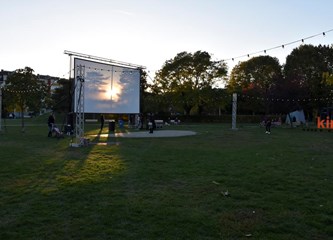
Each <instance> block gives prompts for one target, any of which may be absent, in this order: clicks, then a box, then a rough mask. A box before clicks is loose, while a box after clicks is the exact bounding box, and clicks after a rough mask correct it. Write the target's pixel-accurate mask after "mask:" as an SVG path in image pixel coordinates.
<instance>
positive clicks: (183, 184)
mask: <svg viewBox="0 0 333 240" xmlns="http://www.w3.org/2000/svg"><path fill="white" fill-rule="evenodd" d="M230 126H231V124H228V125H222V124H198V125H194V124H193V125H180V126H173V127H171V126H170V127H168V128H169V129H180V130H192V131H196V132H197V133H198V134H197V135H195V136H190V137H179V138H159V139H157V138H148V139H147V138H142V139H129V138H117V139H99V140H100V141H109V142H113V143H115V144H111V145H108V146H98V145H91V146H88V147H82V148H72V147H69V143H70V138H68V137H66V138H64V139H54V138H47V137H46V136H47V126H46V124H45V121H44V119H32V120H27V126H26V131H25V133H21V128H20V126H19V123H18V122H17V120H10V121H9V120H7V122H6V131H3V132H2V133H0V181H1V186H0V239H6V240H7V239H15V240H16V239H249V238H250V239H279V240H280V239H293V240H294V239H332V238H333V145H332V141H333V133H332V132H331V133H329V132H308V131H302V130H301V129H289V128H274V129H273V131H272V134H271V135H267V134H265V133H264V130H263V129H262V128H259V127H257V126H253V125H243V126H239V129H238V130H237V131H234V130H231V129H230ZM98 127H99V126H98V125H87V126H86V132H87V133H97V132H98ZM105 130H106V129H105ZM226 191H228V193H229V195H227V196H225V195H224V194H223V193H224V192H226ZM249 234H250V235H251V237H247V235H249Z"/></svg>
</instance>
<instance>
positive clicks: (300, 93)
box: [284, 45, 333, 114]
mask: <svg viewBox="0 0 333 240" xmlns="http://www.w3.org/2000/svg"><path fill="white" fill-rule="evenodd" d="M332 74H333V48H332V47H328V46H321V45H319V46H313V45H302V46H300V47H298V48H295V49H294V50H293V51H292V52H291V53H290V54H289V55H288V56H287V59H286V64H285V66H284V75H285V78H286V81H287V83H288V86H289V91H290V94H292V95H293V97H294V98H295V99H300V100H303V101H302V102H301V104H302V106H301V107H302V108H303V109H304V110H305V111H307V112H308V114H312V113H314V114H316V112H317V111H318V110H319V109H320V108H322V107H324V106H327V104H328V103H327V100H326V99H327V98H328V97H329V96H330V94H331V90H332V85H331V84H330V76H331V75H332Z"/></svg>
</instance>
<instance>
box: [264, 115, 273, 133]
mask: <svg viewBox="0 0 333 240" xmlns="http://www.w3.org/2000/svg"><path fill="white" fill-rule="evenodd" d="M271 126H272V120H271V119H270V117H268V118H266V120H265V127H266V133H267V134H271Z"/></svg>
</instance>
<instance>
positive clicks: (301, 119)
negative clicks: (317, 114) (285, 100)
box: [286, 110, 305, 124]
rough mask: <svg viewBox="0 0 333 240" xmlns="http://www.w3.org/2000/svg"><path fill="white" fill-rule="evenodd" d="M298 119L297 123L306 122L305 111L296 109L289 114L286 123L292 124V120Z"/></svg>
mask: <svg viewBox="0 0 333 240" xmlns="http://www.w3.org/2000/svg"><path fill="white" fill-rule="evenodd" d="M294 120H295V121H296V123H297V124H301V123H305V116H304V111H303V110H299V111H294V112H290V113H289V114H287V117H286V124H290V121H294Z"/></svg>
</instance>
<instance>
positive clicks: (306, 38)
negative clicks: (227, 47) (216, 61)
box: [221, 29, 333, 61]
mask: <svg viewBox="0 0 333 240" xmlns="http://www.w3.org/2000/svg"><path fill="white" fill-rule="evenodd" d="M332 31H333V29H330V30H327V31H325V32H321V33H318V34H315V35H312V36H308V37H305V38H302V39H300V40H296V41H292V42H289V43H285V44H281V45H279V46H276V47H271V48H267V49H265V50H260V51H257V52H253V53H249V54H244V55H240V56H238V57H232V58H227V59H222V60H221V61H230V60H232V61H234V60H235V59H240V58H244V57H250V56H253V55H257V54H260V53H265V54H266V53H267V52H268V51H271V50H274V49H278V48H281V47H282V48H284V47H286V46H288V45H292V44H295V43H299V42H301V43H304V41H305V40H308V39H311V38H314V37H318V36H324V37H325V36H326V34H327V33H329V32H332Z"/></svg>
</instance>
